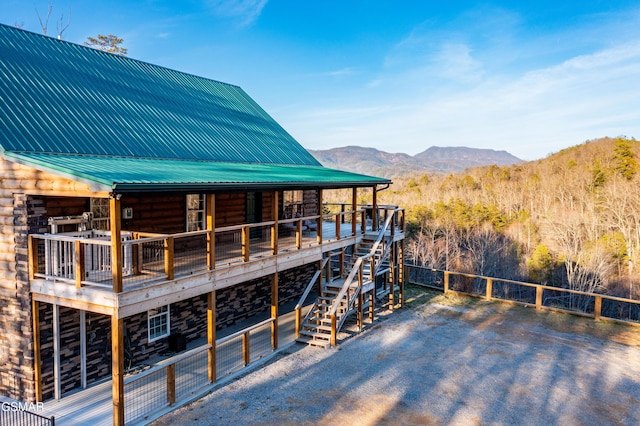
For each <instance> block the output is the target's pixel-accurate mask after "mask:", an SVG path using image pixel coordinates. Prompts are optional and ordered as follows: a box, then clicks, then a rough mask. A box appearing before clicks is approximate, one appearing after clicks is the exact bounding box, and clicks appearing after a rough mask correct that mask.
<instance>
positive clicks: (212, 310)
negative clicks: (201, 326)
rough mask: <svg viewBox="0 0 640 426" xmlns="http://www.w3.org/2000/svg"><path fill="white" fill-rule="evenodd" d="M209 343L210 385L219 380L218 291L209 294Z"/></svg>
mask: <svg viewBox="0 0 640 426" xmlns="http://www.w3.org/2000/svg"><path fill="white" fill-rule="evenodd" d="M207 343H208V344H209V357H208V358H209V383H215V382H216V380H217V379H218V372H217V366H216V291H215V290H213V291H212V292H210V293H208V294H207Z"/></svg>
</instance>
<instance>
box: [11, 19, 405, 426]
mask: <svg viewBox="0 0 640 426" xmlns="http://www.w3.org/2000/svg"><path fill="white" fill-rule="evenodd" d="M0 104H1V107H0V150H1V151H0V169H1V170H2V174H1V178H0V230H1V232H0V338H1V340H0V395H3V396H6V397H10V398H15V399H19V400H23V401H32V402H35V401H47V400H51V399H64V398H65V396H66V395H71V394H74V393H76V392H78V390H82V389H88V388H91V387H92V386H93V385H94V384H96V383H101V382H104V381H105V380H107V381H108V380H109V379H110V380H111V388H112V407H111V408H110V410H111V411H112V413H113V423H114V424H124V422H125V421H126V422H127V423H131V422H135V421H136V420H138V419H139V418H140V417H136V416H137V414H136V412H135V411H128V410H129V405H130V404H133V402H131V401H133V399H131V398H133V397H130V396H129V393H128V392H129V391H128V388H127V386H129V385H128V383H130V381H131V382H133V381H134V380H135V378H136V377H138V376H136V375H135V374H134V375H130V374H129V376H131V378H127V379H126V380H125V376H126V375H127V374H128V373H130V369H131V368H132V367H135V365H137V364H146V365H150V364H151V365H152V364H153V360H154V359H158V357H160V358H162V359H163V360H164V362H165V364H163V365H165V367H163V369H162V371H160V370H158V371H160V372H161V373H162V374H163V376H162V377H163V379H162V380H163V381H164V382H165V383H166V384H165V385H163V387H162V389H163V390H162V391H161V393H163V396H162V398H161V399H163V400H164V402H161V403H160V404H161V405H162V404H164V405H172V404H174V403H175V402H176V400H178V399H180V397H181V394H180V392H181V389H182V388H180V386H181V385H180V383H182V382H184V383H190V384H192V383H195V382H198V381H199V382H198V383H204V384H206V383H213V382H215V381H216V379H217V377H219V372H218V371H217V370H219V369H220V362H221V360H220V351H221V343H220V341H219V339H218V340H217V339H216V333H217V332H218V331H219V330H221V329H224V328H225V327H228V326H230V325H233V324H236V323H238V322H239V321H242V320H246V319H249V318H252V317H253V316H255V315H256V314H257V313H261V312H267V315H268V320H267V321H266V322H265V323H264V324H263V325H264V326H265V327H267V330H269V335H270V338H271V341H270V346H271V348H272V349H276V348H277V342H278V336H277V330H278V317H279V308H280V307H281V306H282V305H283V304H285V303H289V302H292V301H293V302H297V301H300V302H299V303H298V306H297V309H298V310H297V312H298V313H299V314H298V315H297V327H298V333H299V336H300V340H301V341H308V342H310V343H315V344H318V345H321V346H322V345H327V344H333V345H335V336H336V332H337V330H338V329H339V327H340V326H341V324H342V323H343V322H344V320H345V318H346V317H347V316H348V314H350V313H355V315H354V316H356V317H357V318H358V321H361V320H362V310H363V307H364V306H367V303H369V306H370V308H373V305H374V304H375V303H378V302H377V300H379V299H376V298H375V297H374V296H380V294H383V295H388V297H389V300H390V302H389V303H390V304H391V305H392V306H393V304H394V302H393V295H394V291H401V288H402V286H401V284H402V268H400V267H399V266H398V265H401V264H402V256H403V254H402V252H403V249H402V242H403V238H404V232H403V218H404V216H403V211H402V209H399V208H397V207H395V206H379V205H378V204H377V201H376V200H377V195H376V194H377V191H379V190H380V189H384V188H386V187H387V186H388V185H389V184H390V181H389V180H387V179H382V178H377V177H372V176H365V175H360V174H354V173H348V172H343V171H338V170H332V169H328V168H325V167H322V166H321V165H320V164H319V163H318V162H317V161H316V160H315V159H314V158H313V157H312V156H311V155H310V154H309V153H308V152H307V151H306V150H305V149H304V148H303V147H302V146H301V145H300V144H299V143H298V142H297V141H296V140H294V139H293V138H292V137H291V136H290V135H289V134H288V133H287V132H286V131H285V130H284V129H283V128H282V127H281V126H280V125H278V123H276V122H275V121H274V120H273V119H272V118H271V117H270V116H269V115H268V114H267V113H266V112H265V111H264V110H263V109H262V108H260V106H259V105H257V104H256V103H255V102H254V101H253V99H251V98H250V97H249V96H248V95H247V94H246V93H245V92H244V91H243V90H242V89H240V88H239V87H236V86H233V85H229V84H225V83H221V82H218V81H213V80H209V79H206V78H201V77H197V76H193V75H189V74H185V73H182V72H178V71H174V70H171V69H167V68H163V67H160V66H155V65H151V64H148V63H144V62H141V61H137V60H133V59H130V58H126V57H122V56H118V55H113V54H109V53H105V52H101V51H97V50H94V49H90V48H87V47H84V46H80V45H76V44H72V43H68V42H64V41H60V40H56V39H53V38H50V37H45V36H41V35H39V34H34V33H30V32H27V31H23V30H20V29H16V28H12V27H8V26H4V25H0ZM336 190H339V191H340V193H341V194H344V193H347V194H349V196H350V198H351V202H347V203H342V204H340V205H339V207H335V206H334V205H333V204H331V201H332V200H330V199H328V195H330V194H336V193H337V191H336ZM359 198H367V201H368V203H367V205H366V206H364V205H361V204H359V203H358V199H359ZM309 294H314V295H315V296H317V300H316V302H315V304H314V305H313V307H312V308H311V309H309V310H308V313H307V315H306V317H304V316H303V315H302V311H301V308H300V306H301V304H302V303H303V302H304V300H305V298H307V297H308V295H309ZM400 299H401V298H400ZM248 334H249V333H248V332H246V333H244V334H243V336H242V338H243V339H244V338H245V337H246V336H245V335H248ZM194 345H196V349H195V350H194V351H192V352H189V353H190V354H191V353H193V356H191V355H189V356H191V358H189V359H190V360H191V361H189V362H191V364H188V365H187V366H186V367H181V366H180V364H179V363H178V362H179V361H180V362H182V361H184V360H185V359H187V358H186V356H184V355H181V354H184V353H185V351H187V352H188V351H189V350H190V349H189V348H192V347H193V346H194ZM248 348H249V343H248V341H245V340H242V346H241V352H242V356H244V358H243V359H244V362H243V365H246V364H247V363H249V362H250V361H251V355H250V354H249V349H248ZM176 357H177V358H176ZM174 358H176V359H175V362H173V361H171V360H173V359H174ZM196 358H197V359H198V360H199V361H194V360H195V359H196ZM167 359H168V361H167ZM196 362H201V363H202V364H203V365H204V374H203V376H201V377H198V378H193V377H189V379H188V380H186V379H185V380H182V379H181V375H186V374H191V373H193V372H194V371H195V370H196V369H197V368H196V367H195V363H196ZM154 371H155V370H154ZM143 374H144V373H142V374H140V375H139V376H142V375H143ZM194 374H195V373H194ZM145 377H147V378H148V377H150V375H147V376H145ZM181 380H182V382H181ZM176 383H178V385H176ZM132 386H133V385H132ZM185 386H187V385H186V384H185ZM145 395H146V396H145V398H146V401H147V402H146V404H147V405H148V404H150V403H149V400H150V398H151V397H150V396H149V395H150V393H147V394H145ZM146 414H147V413H146V412H144V410H143V413H142V414H141V415H140V416H144V415H146Z"/></svg>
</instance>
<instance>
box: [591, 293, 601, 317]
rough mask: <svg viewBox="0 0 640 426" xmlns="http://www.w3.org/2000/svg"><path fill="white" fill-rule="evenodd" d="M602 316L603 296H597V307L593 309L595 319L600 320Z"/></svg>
mask: <svg viewBox="0 0 640 426" xmlns="http://www.w3.org/2000/svg"><path fill="white" fill-rule="evenodd" d="M601 314H602V296H596V300H595V305H594V307H593V319H594V320H599V319H600V315H601Z"/></svg>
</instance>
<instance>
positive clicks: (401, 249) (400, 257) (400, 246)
mask: <svg viewBox="0 0 640 426" xmlns="http://www.w3.org/2000/svg"><path fill="white" fill-rule="evenodd" d="M397 244H398V283H399V284H400V295H399V297H400V308H402V307H404V276H405V275H404V274H405V269H404V240H400V241H398V243H397Z"/></svg>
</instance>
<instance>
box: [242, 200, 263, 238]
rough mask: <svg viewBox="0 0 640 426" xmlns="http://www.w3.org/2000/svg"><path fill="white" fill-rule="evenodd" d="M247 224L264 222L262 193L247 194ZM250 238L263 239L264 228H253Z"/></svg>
mask: <svg viewBox="0 0 640 426" xmlns="http://www.w3.org/2000/svg"><path fill="white" fill-rule="evenodd" d="M245 212H246V223H259V222H262V192H247V205H246V209H245ZM249 237H250V238H262V228H259V227H256V228H251V232H250V233H249Z"/></svg>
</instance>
